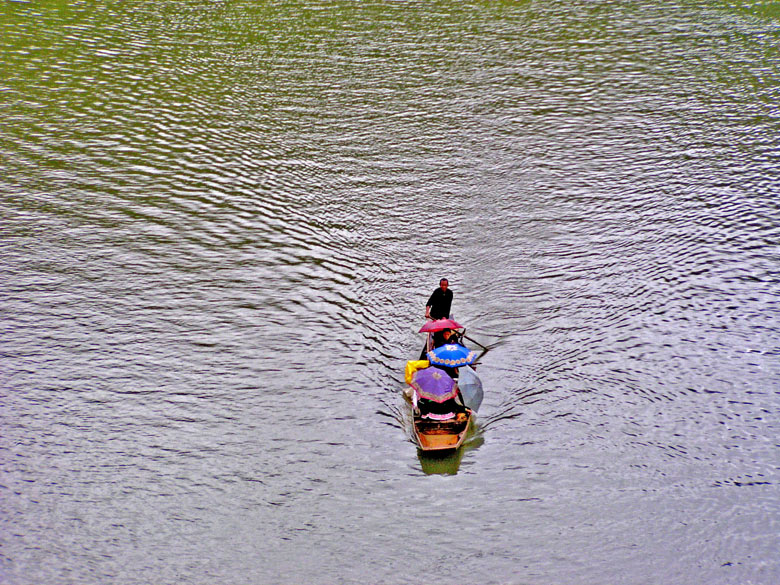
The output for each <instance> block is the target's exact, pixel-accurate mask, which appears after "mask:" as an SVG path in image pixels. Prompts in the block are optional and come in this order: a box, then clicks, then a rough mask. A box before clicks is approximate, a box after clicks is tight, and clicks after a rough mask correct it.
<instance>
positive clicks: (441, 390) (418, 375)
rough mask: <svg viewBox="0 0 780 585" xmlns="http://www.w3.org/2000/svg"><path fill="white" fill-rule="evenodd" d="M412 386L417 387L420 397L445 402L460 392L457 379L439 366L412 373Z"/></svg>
mask: <svg viewBox="0 0 780 585" xmlns="http://www.w3.org/2000/svg"><path fill="white" fill-rule="evenodd" d="M410 386H411V387H412V388H414V389H415V391H416V392H417V395H418V396H419V397H420V398H427V399H428V400H433V401H434V402H444V401H445V400H448V399H450V398H453V397H455V396H456V395H457V393H458V389H457V387H456V386H455V380H453V379H452V378H451V377H450V375H449V374H448V373H447V372H443V371H442V370H440V369H438V368H425V369H424V370H417V371H416V372H415V373H414V375H412V383H411V384H410Z"/></svg>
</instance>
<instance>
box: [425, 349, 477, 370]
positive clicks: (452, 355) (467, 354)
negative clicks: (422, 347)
mask: <svg viewBox="0 0 780 585" xmlns="http://www.w3.org/2000/svg"><path fill="white" fill-rule="evenodd" d="M476 359H477V352H476V351H472V350H470V349H469V348H468V347H464V346H462V345H461V344H460V343H448V344H446V345H442V346H440V347H437V348H436V349H434V350H433V351H429V352H428V360H429V361H430V362H431V365H433V366H446V367H448V368H459V367H460V366H465V365H468V364H473V363H474V362H475V361H476Z"/></svg>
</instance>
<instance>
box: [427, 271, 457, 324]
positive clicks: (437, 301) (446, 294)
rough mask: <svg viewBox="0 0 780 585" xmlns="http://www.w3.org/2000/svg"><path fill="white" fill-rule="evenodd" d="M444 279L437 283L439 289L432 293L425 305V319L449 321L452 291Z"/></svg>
mask: <svg viewBox="0 0 780 585" xmlns="http://www.w3.org/2000/svg"><path fill="white" fill-rule="evenodd" d="M449 286H450V283H449V282H448V281H447V279H446V278H442V279H441V280H440V281H439V288H437V289H436V290H435V291H433V294H432V295H431V298H429V299H428V302H427V303H425V317H426V318H430V319H449V317H450V307H451V306H452V291H451V290H449Z"/></svg>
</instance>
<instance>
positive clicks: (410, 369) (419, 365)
mask: <svg viewBox="0 0 780 585" xmlns="http://www.w3.org/2000/svg"><path fill="white" fill-rule="evenodd" d="M430 365H431V362H429V361H428V360H412V361H409V362H406V375H405V378H406V383H407V384H411V383H412V376H414V373H415V372H416V371H417V370H423V369H425V368H427V367H428V366H430Z"/></svg>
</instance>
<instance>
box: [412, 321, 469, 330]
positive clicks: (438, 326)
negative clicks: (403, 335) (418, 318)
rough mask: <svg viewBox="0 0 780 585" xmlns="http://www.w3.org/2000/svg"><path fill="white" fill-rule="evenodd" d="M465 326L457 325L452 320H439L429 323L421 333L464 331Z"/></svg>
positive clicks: (422, 328)
mask: <svg viewBox="0 0 780 585" xmlns="http://www.w3.org/2000/svg"><path fill="white" fill-rule="evenodd" d="M462 328H463V325H460V324H459V323H456V322H455V321H453V320H452V319H437V320H436V321H428V322H427V323H426V324H425V325H423V326H422V327H421V328H420V333H428V332H434V331H444V330H445V329H462Z"/></svg>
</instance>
